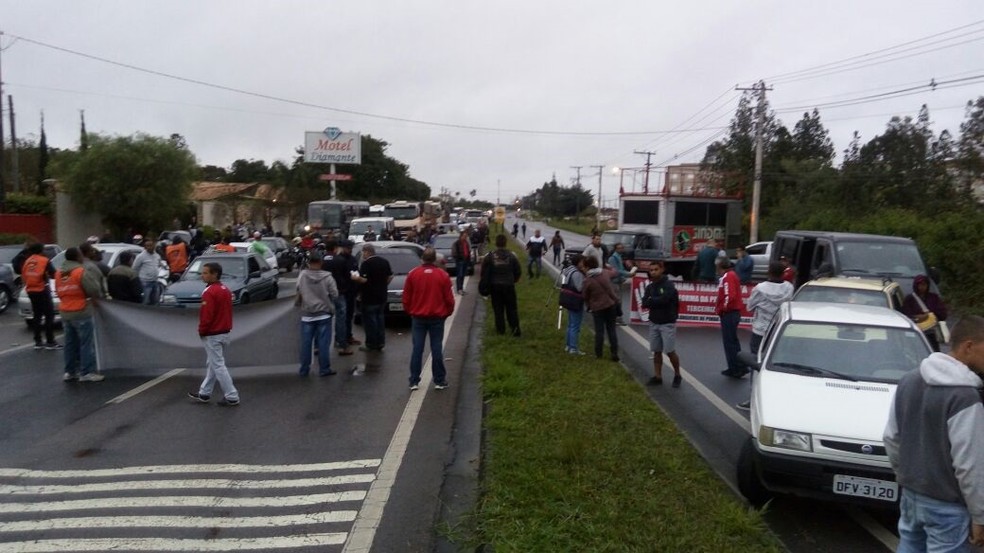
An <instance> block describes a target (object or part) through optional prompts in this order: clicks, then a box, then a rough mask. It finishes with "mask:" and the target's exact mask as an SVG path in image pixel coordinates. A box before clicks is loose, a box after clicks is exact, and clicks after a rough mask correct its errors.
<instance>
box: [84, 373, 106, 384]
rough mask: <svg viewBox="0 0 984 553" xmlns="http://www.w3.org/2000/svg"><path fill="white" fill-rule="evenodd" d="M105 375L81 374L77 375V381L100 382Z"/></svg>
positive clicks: (104, 378)
mask: <svg viewBox="0 0 984 553" xmlns="http://www.w3.org/2000/svg"><path fill="white" fill-rule="evenodd" d="M103 380H106V377H105V376H103V375H101V374H99V373H89V374H83V375H82V376H80V377H79V382H102V381H103Z"/></svg>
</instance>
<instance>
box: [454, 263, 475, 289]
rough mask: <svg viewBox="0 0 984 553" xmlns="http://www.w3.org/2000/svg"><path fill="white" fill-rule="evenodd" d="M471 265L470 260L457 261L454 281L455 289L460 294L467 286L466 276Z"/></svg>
mask: <svg viewBox="0 0 984 553" xmlns="http://www.w3.org/2000/svg"><path fill="white" fill-rule="evenodd" d="M469 265H471V260H469V259H455V260H454V266H455V271H456V272H455V279H454V289H455V290H456V291H458V292H460V291H461V290H462V289H463V288H464V286H465V275H466V274H467V273H468V266H469Z"/></svg>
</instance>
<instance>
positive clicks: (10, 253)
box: [0, 246, 24, 263]
mask: <svg viewBox="0 0 984 553" xmlns="http://www.w3.org/2000/svg"><path fill="white" fill-rule="evenodd" d="M22 249H24V248H23V246H17V247H13V248H6V247H5V248H0V263H10V262H12V261H13V260H14V257H16V256H17V254H18V253H19V252H20V251H21V250H22Z"/></svg>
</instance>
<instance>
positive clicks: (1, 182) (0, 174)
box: [0, 31, 7, 209]
mask: <svg viewBox="0 0 984 553" xmlns="http://www.w3.org/2000/svg"><path fill="white" fill-rule="evenodd" d="M0 54H3V31H0ZM0 57H2V56H0ZM2 108H3V69H2V65H0V209H3V204H4V202H5V201H6V199H7V198H6V195H5V192H4V191H5V190H6V180H7V177H6V176H4V175H5V174H4V171H3V158H4V152H3V150H4V143H3V142H4V141H3V109H2Z"/></svg>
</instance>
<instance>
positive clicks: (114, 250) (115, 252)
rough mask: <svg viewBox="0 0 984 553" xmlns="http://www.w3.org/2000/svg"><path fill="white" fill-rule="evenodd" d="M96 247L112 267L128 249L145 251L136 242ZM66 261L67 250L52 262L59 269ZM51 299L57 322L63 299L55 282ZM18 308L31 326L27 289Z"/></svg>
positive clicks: (32, 316) (31, 310)
mask: <svg viewBox="0 0 984 553" xmlns="http://www.w3.org/2000/svg"><path fill="white" fill-rule="evenodd" d="M94 245H95V247H96V249H97V250H99V251H101V252H103V262H104V263H106V264H107V265H109V268H110V269H112V268H113V267H116V266H117V265H119V264H120V254H121V253H123V252H126V251H129V252H133V255H134V256H136V255H138V254H139V253H140V252H142V251H143V248H141V247H140V246H137V245H134V244H123V243H100V244H94ZM64 262H65V252H64V251H63V252H61V253H59V254H58V255H56V256H55V257H53V258H52V259H51V264H52V265H53V266H54V267H55V270H56V271H57V270H58V269H59V268H60V267H61V266H62V263H64ZM51 300H52V302H53V303H54V305H55V322H58V321H60V320H61V313H60V312H59V311H58V308H59V306H60V305H61V301H60V300H59V299H58V294H55V290H54V284H52V285H51ZM17 310H18V312H19V313H20V316H21V317H22V318H23V319H24V322H25V323H27V326H28V327H30V326H31V324H32V320H33V319H34V309H32V308H31V298H29V297H27V290H25V289H24V288H21V291H20V293H19V294H18V295H17Z"/></svg>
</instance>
